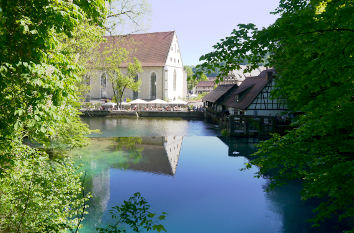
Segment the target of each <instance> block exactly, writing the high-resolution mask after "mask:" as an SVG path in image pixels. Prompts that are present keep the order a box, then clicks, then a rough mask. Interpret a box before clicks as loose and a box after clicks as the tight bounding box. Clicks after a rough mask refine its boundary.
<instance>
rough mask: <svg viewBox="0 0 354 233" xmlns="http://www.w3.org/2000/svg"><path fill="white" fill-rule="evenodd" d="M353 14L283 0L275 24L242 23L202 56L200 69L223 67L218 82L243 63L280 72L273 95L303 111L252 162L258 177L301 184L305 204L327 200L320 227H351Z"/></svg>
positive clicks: (315, 1) (331, 4) (342, 2)
mask: <svg viewBox="0 0 354 233" xmlns="http://www.w3.org/2000/svg"><path fill="white" fill-rule="evenodd" d="M352 12H353V1H351V0H332V1H324V0H310V1H307V0H296V1H288V0H281V1H280V4H279V7H278V8H277V9H276V11H275V12H274V14H277V15H279V18H278V19H277V20H276V22H275V23H274V24H272V25H270V26H269V27H267V28H264V29H262V30H258V29H257V28H256V27H255V25H253V24H247V25H244V24H243V25H238V29H235V30H234V31H233V32H232V33H231V36H229V37H226V38H225V39H222V40H221V42H219V43H217V44H216V45H215V46H214V49H215V50H214V51H213V52H211V53H209V54H206V55H204V56H202V57H201V58H200V59H201V60H202V61H204V63H203V64H201V65H200V66H199V68H208V69H216V68H218V69H220V72H221V73H220V75H219V79H218V80H222V77H224V76H225V75H226V74H227V73H228V72H229V71H231V70H235V69H238V68H240V64H241V62H240V61H243V60H247V61H248V62H249V63H248V64H247V66H248V70H246V72H247V71H249V70H251V69H254V68H256V67H257V66H258V65H259V64H260V63H263V64H265V65H266V66H268V67H274V68H275V70H276V72H277V77H276V87H277V88H276V90H275V91H274V92H273V96H275V97H283V98H286V99H287V104H288V106H289V107H290V109H291V110H292V111H294V112H301V113H302V114H300V116H299V117H297V118H296V121H295V123H294V124H293V127H294V128H293V129H292V130H290V131H289V132H288V133H287V134H286V135H284V136H279V135H274V136H273V138H272V139H271V140H268V141H266V142H263V143H261V144H260V150H259V151H258V152H256V154H255V155H257V158H256V159H255V160H253V161H252V164H254V165H257V166H259V168H260V170H259V175H260V176H261V175H267V174H272V176H271V180H272V181H273V185H278V184H282V183H284V182H286V181H287V180H289V179H290V180H301V181H302V182H303V185H304V186H303V192H302V198H303V199H309V198H320V199H321V200H322V203H321V204H320V205H319V207H318V209H317V217H316V219H315V220H316V222H320V221H322V220H325V219H326V218H331V217H337V218H338V219H339V220H343V221H344V220H345V219H347V220H348V219H349V221H351V222H354V221H353V216H354V199H353V196H354V193H353V188H352V187H353V186H354V177H353V174H354V172H353V167H354V166H353V165H354V162H353V154H352V153H353V151H354V148H353V147H354V146H353V145H354V143H353V136H354V135H353V131H352V129H353V119H352V116H353V111H354V106H353V101H352V96H353V83H354V82H353V53H352V52H353V46H354V44H353V41H352V38H353V35H354V27H353V22H354V21H353V15H352ZM222 62H224V63H222ZM346 227H347V228H348V229H350V228H351V227H353V225H350V226H346Z"/></svg>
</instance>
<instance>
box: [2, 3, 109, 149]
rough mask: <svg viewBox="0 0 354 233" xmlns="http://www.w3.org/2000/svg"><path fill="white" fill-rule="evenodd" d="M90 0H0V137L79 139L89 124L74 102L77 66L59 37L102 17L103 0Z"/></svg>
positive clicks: (47, 142)
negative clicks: (86, 123) (89, 0)
mask: <svg viewBox="0 0 354 233" xmlns="http://www.w3.org/2000/svg"><path fill="white" fill-rule="evenodd" d="M91 2H92V5H90V6H87V5H86V4H87V2H86V1H79V2H78V3H77V4H76V1H75V2H74V3H71V2H69V1H68V2H61V1H60V2H59V1H26V2H25V3H23V2H22V1H1V2H0V4H1V5H0V8H1V11H0V18H1V24H0V25H1V26H0V31H1V33H0V51H1V54H2V56H1V58H0V76H1V78H0V86H1V92H0V125H1V127H0V139H1V141H3V140H11V138H13V137H20V138H23V137H26V138H29V139H30V140H31V141H35V142H38V143H40V144H43V145H45V146H46V147H49V146H50V145H52V142H53V141H54V142H56V144H57V145H59V144H61V145H62V144H63V143H66V142H68V141H70V138H73V139H74V140H73V142H74V144H75V145H77V144H80V143H82V142H83V141H84V138H83V137H82V135H83V134H85V133H87V132H88V130H87V129H85V126H84V125H83V124H82V123H81V122H80V121H79V118H78V110H77V108H76V100H77V99H78V96H77V84H78V83H79V82H80V78H79V76H78V74H79V71H80V67H79V65H78V63H77V62H76V60H75V56H74V54H73V53H69V52H68V51H67V49H66V48H65V46H63V45H64V44H63V43H61V39H62V38H64V37H67V38H70V37H72V35H73V31H74V30H75V28H76V27H77V26H79V25H80V23H81V22H83V21H87V20H91V22H92V23H102V17H104V16H105V6H104V2H103V1H101V0H96V1H91ZM80 6H83V7H84V8H81V7H80ZM38 12H41V14H38ZM88 16H91V17H90V18H88ZM69 128H70V129H79V131H76V130H71V131H65V130H66V129H69ZM5 149H6V148H1V150H2V151H3V150H5Z"/></svg>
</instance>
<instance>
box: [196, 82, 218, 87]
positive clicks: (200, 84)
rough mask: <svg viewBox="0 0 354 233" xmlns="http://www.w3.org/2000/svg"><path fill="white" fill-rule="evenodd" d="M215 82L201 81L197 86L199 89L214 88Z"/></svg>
mask: <svg viewBox="0 0 354 233" xmlns="http://www.w3.org/2000/svg"><path fill="white" fill-rule="evenodd" d="M214 84H215V82H214V81H200V82H199V83H198V84H197V88H198V87H214Z"/></svg>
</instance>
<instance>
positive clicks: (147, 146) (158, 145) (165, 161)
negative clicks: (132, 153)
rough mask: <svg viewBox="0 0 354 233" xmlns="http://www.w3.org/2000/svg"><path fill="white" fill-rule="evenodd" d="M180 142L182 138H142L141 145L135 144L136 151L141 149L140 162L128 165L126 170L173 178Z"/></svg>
mask: <svg viewBox="0 0 354 233" xmlns="http://www.w3.org/2000/svg"><path fill="white" fill-rule="evenodd" d="M182 141H183V137H182V136H168V137H145V138H142V141H141V143H139V144H136V149H141V156H142V158H141V160H139V162H137V163H134V162H131V163H129V164H128V166H126V168H127V169H129V170H139V171H144V172H151V173H156V174H164V175H171V176H173V175H174V174H175V173H176V168H177V164H178V159H179V154H180V151H181V146H182ZM127 152H128V153H129V151H127Z"/></svg>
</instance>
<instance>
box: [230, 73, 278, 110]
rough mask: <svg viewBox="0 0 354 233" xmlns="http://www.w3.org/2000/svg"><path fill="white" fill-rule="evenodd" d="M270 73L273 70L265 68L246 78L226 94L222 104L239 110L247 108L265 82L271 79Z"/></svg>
mask: <svg viewBox="0 0 354 233" xmlns="http://www.w3.org/2000/svg"><path fill="white" fill-rule="evenodd" d="M272 73H274V70H265V71H262V72H261V73H260V74H259V76H256V77H248V78H246V79H245V81H243V82H242V83H241V85H240V86H239V87H238V88H237V89H235V90H233V91H232V92H230V93H229V94H228V95H227V97H226V98H225V99H224V101H223V104H224V105H225V106H227V107H232V108H236V109H240V110H245V109H247V108H248V106H249V105H250V104H251V103H252V102H253V100H254V99H255V98H256V97H257V95H258V94H259V93H260V92H261V91H262V90H263V88H264V87H265V86H266V85H267V83H268V82H269V81H271V80H272ZM236 95H239V96H240V97H239V100H238V102H236Z"/></svg>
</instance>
